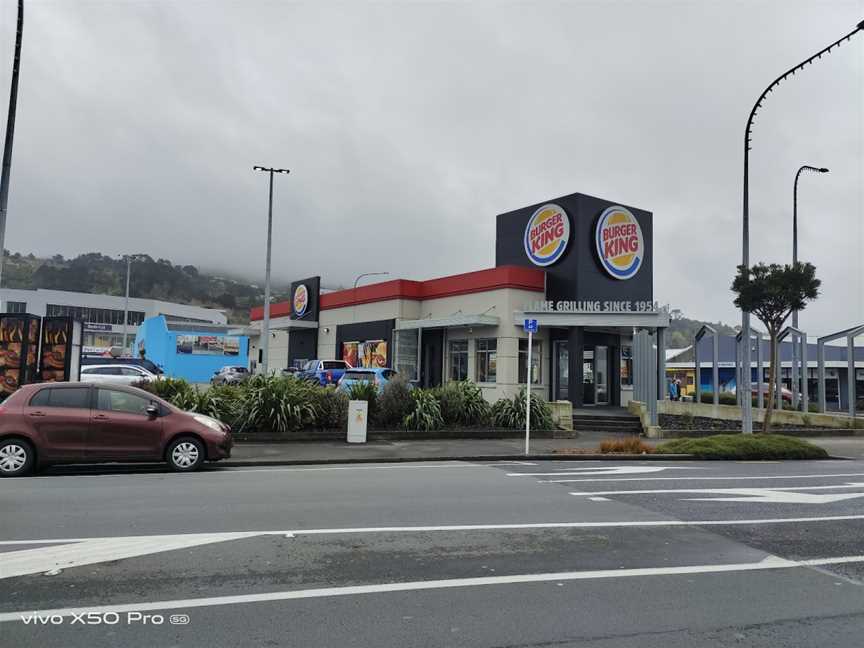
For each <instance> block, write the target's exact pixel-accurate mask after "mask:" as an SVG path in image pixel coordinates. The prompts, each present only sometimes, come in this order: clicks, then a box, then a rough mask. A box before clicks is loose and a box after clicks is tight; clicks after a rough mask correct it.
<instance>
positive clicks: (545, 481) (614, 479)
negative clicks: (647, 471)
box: [535, 473, 864, 484]
mask: <svg viewBox="0 0 864 648" xmlns="http://www.w3.org/2000/svg"><path fill="white" fill-rule="evenodd" d="M535 474H536V473H535ZM833 477H864V473H834V474H833V475H832V474H824V475H739V476H737V477H601V478H599V479H541V480H538V481H539V482H540V483H542V484H565V483H575V482H607V481H608V482H630V481H748V480H751V479H753V480H755V479H830V478H833Z"/></svg>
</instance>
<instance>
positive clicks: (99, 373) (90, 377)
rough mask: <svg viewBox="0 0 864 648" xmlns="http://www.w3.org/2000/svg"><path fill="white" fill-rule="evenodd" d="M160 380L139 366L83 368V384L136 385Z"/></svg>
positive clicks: (107, 365)
mask: <svg viewBox="0 0 864 648" xmlns="http://www.w3.org/2000/svg"><path fill="white" fill-rule="evenodd" d="M158 379H159V376H157V375H156V374H154V373H151V372H150V371H148V370H147V369H145V368H144V367H139V366H138V365H128V364H116V365H111V364H104V365H85V366H83V367H82V368H81V382H91V383H111V384H112V385H135V384H137V383H141V382H148V383H149V382H153V381H154V380H158Z"/></svg>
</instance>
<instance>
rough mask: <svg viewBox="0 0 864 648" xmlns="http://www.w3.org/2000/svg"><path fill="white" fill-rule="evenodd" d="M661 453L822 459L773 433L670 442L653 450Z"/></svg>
mask: <svg viewBox="0 0 864 648" xmlns="http://www.w3.org/2000/svg"><path fill="white" fill-rule="evenodd" d="M656 452H658V453H662V454H692V455H695V456H696V457H698V458H700V459H739V460H741V459H744V460H758V459H825V458H827V457H828V453H827V452H826V451H825V450H824V449H823V448H820V447H819V446H815V445H813V444H812V443H809V442H807V441H804V440H803V439H796V438H795V437H787V436H782V435H776V434H716V435H714V436H708V437H703V438H700V439H674V440H672V441H667V442H666V443H663V444H661V445H659V446H657V448H656Z"/></svg>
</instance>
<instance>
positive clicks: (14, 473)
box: [0, 439, 35, 477]
mask: <svg viewBox="0 0 864 648" xmlns="http://www.w3.org/2000/svg"><path fill="white" fill-rule="evenodd" d="M34 455H35V453H34V452H33V446H31V445H30V444H29V443H27V442H26V441H20V440H18V439H6V440H5V441H0V477H20V476H21V475H27V474H29V473H30V472H31V471H32V470H33V460H34Z"/></svg>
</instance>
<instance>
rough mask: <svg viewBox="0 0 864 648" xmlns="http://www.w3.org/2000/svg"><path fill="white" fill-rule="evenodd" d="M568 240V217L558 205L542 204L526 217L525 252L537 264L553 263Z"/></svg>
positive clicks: (562, 252) (559, 256)
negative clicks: (529, 216) (528, 217)
mask: <svg viewBox="0 0 864 648" xmlns="http://www.w3.org/2000/svg"><path fill="white" fill-rule="evenodd" d="M569 241H570V218H569V217H568V216H567V212H565V211H564V210H563V209H561V207H559V206H558V205H554V204H552V203H550V204H548V205H543V206H542V207H540V209H538V210H537V211H535V212H534V213H533V214H532V215H531V218H530V219H528V226H527V227H526V228H525V254H527V255H528V258H529V259H531V262H532V263H533V264H535V265H538V266H548V265H552V264H553V263H555V262H556V261H557V260H558V259H560V258H561V256H562V255H563V254H564V251H565V250H566V249H567V243H569Z"/></svg>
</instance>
